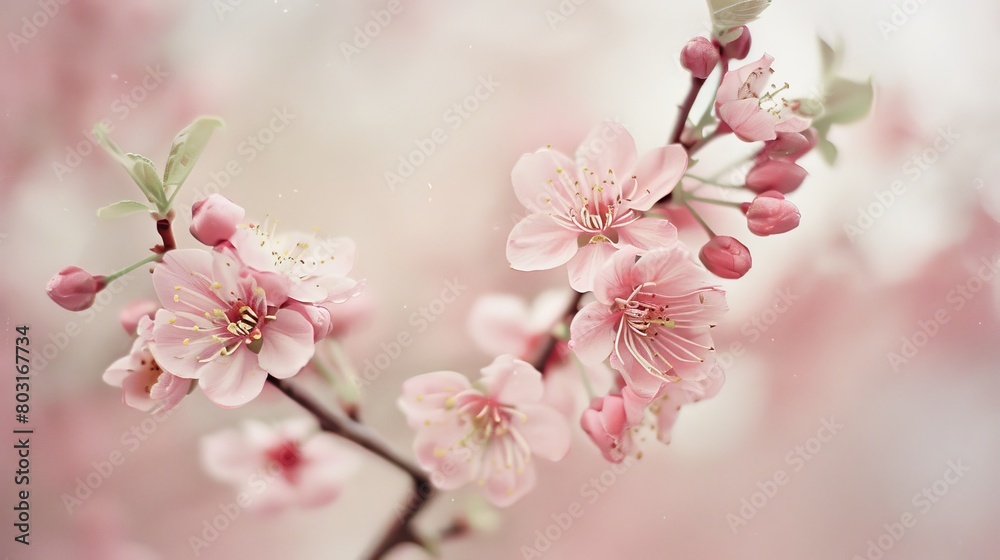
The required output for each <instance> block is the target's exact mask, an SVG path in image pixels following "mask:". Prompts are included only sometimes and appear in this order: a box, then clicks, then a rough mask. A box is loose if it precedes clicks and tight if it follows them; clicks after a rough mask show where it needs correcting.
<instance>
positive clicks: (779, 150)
mask: <svg viewBox="0 0 1000 560" xmlns="http://www.w3.org/2000/svg"><path fill="white" fill-rule="evenodd" d="M818 140H819V136H818V135H817V134H816V129H815V128H809V129H806V130H803V131H802V132H779V133H777V138H775V139H774V140H768V141H767V142H764V149H763V150H761V153H760V155H759V156H758V157H759V160H758V162H761V163H762V162H763V161H765V160H767V159H783V160H786V161H795V160H797V159H799V158H800V157H802V156H804V155H806V154H807V153H809V151H810V150H812V149H813V148H815V147H816V142H817V141H818Z"/></svg>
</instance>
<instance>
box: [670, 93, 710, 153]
mask: <svg viewBox="0 0 1000 560" xmlns="http://www.w3.org/2000/svg"><path fill="white" fill-rule="evenodd" d="M703 85H705V79H703V78H695V77H693V76H692V77H691V89H689V90H688V94H687V97H685V98H684V102H683V103H681V105H680V111H679V112H678V113H677V120H676V121H675V122H674V130H673V132H671V133H670V141H669V142H667V144H677V143H679V142H680V141H681V134H683V133H684V127H685V126H686V125H687V120H688V116H689V115H690V114H691V109H692V108H693V107H694V102H695V100H696V99H698V92H700V91H701V87H702V86H703Z"/></svg>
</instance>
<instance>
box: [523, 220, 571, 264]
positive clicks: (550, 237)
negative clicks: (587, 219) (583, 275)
mask: <svg viewBox="0 0 1000 560" xmlns="http://www.w3.org/2000/svg"><path fill="white" fill-rule="evenodd" d="M578 235H579V233H578V232H576V231H572V230H568V229H566V228H564V227H562V226H561V225H559V224H558V223H557V222H556V221H555V219H554V218H552V217H551V216H549V215H548V214H532V215H530V216H527V217H525V218H524V219H523V220H521V221H520V222H518V223H517V225H515V226H514V229H513V230H511V232H510V237H508V238H507V260H508V261H510V266H511V268H513V269H514V270H523V271H532V270H547V269H550V268H555V267H557V266H560V265H563V264H566V262H567V261H569V260H570V259H571V258H572V257H573V255H575V254H576V251H577V243H576V240H577V237H578Z"/></svg>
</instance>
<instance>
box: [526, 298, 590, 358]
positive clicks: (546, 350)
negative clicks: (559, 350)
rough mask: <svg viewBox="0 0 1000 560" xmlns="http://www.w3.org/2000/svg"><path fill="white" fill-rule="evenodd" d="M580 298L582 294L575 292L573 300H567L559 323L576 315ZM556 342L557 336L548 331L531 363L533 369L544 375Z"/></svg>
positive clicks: (557, 340)
mask: <svg viewBox="0 0 1000 560" xmlns="http://www.w3.org/2000/svg"><path fill="white" fill-rule="evenodd" d="M581 300H583V294H582V293H579V292H577V293H576V295H575V296H573V300H572V301H570V302H569V305H568V306H566V312H565V313H563V315H562V317H560V318H559V322H560V323H562V322H563V321H565V320H567V319H571V318H573V316H574V315H576V311H577V308H579V307H580V301H581ZM558 342H559V338H558V337H557V336H556V335H555V334H553V333H549V336H548V338H547V339H546V340H545V346H544V347H543V348H542V351H541V352H540V353H539V354H538V359H537V360H535V363H534V364H532V365H534V366H535V369H537V370H538V371H540V372H542V375H545V368H546V366H548V364H549V360H551V359H552V354H553V353H555V351H556V345H557V344H558Z"/></svg>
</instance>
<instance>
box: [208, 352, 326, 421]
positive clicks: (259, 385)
mask: <svg viewBox="0 0 1000 560" xmlns="http://www.w3.org/2000/svg"><path fill="white" fill-rule="evenodd" d="M310 336H311V335H310ZM253 358H255V356H254V354H253V352H251V351H250V350H248V349H247V348H245V347H242V346H241V347H240V348H239V349H238V350H237V351H236V352H234V353H233V354H231V355H229V356H221V357H219V358H216V359H214V360H212V361H211V362H208V363H206V364H205V365H204V366H202V368H201V371H200V372H199V373H200V377H199V378H198V387H200V388H201V390H202V392H203V393H205V396H206V397H208V399H209V400H210V401H212V402H214V403H215V404H217V405H219V406H221V407H223V408H235V407H237V406H243V405H245V404H246V403H248V402H250V401H252V400H253V399H255V398H256V397H257V395H259V394H260V392H261V391H262V390H263V389H264V383H265V382H266V381H267V373H266V372H265V371H264V370H262V369H261V368H260V367H258V366H257V364H256V363H254V359H253Z"/></svg>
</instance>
